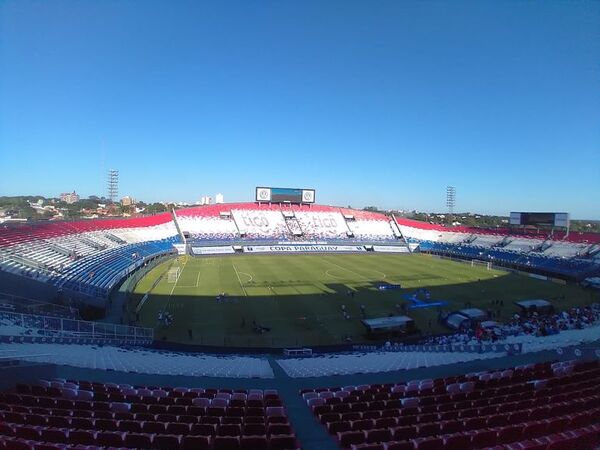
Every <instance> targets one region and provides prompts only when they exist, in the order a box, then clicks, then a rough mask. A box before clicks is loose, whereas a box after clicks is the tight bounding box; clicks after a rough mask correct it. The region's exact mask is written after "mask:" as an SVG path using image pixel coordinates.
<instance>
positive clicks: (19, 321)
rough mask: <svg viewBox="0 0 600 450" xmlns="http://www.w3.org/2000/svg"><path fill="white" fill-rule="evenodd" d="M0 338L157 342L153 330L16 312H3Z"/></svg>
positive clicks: (128, 342) (129, 342)
mask: <svg viewBox="0 0 600 450" xmlns="http://www.w3.org/2000/svg"><path fill="white" fill-rule="evenodd" d="M0 335H1V336H21V337H28V338H68V339H70V340H71V339H72V340H82V339H83V340H93V341H111V342H115V341H116V342H122V343H127V344H133V345H144V344H149V343H151V342H152V341H153V340H154V330H153V329H152V328H143V327H132V326H128V325H118V324H113V323H103V322H89V321H85V320H75V319H65V318H61V317H51V316H39V315H34V314H21V313H13V312H1V313H0Z"/></svg>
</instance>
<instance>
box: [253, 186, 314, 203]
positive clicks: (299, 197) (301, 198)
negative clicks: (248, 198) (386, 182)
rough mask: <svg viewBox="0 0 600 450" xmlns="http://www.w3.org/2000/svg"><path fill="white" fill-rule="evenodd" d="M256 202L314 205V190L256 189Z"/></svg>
mask: <svg viewBox="0 0 600 450" xmlns="http://www.w3.org/2000/svg"><path fill="white" fill-rule="evenodd" d="M256 201H257V202H273V203H284V202H290V203H314V202H315V190H314V189H298V188H272V187H257V188H256Z"/></svg>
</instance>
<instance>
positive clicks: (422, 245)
mask: <svg viewBox="0 0 600 450" xmlns="http://www.w3.org/2000/svg"><path fill="white" fill-rule="evenodd" d="M395 221H396V223H397V224H398V227H399V228H400V230H401V232H402V235H403V236H404V238H405V239H406V241H407V242H410V243H418V244H419V245H418V248H419V250H420V251H426V252H431V253H434V254H439V255H446V256H451V257H457V258H463V259H479V260H482V261H488V262H492V263H494V264H496V265H503V266H507V267H513V268H516V269H520V270H525V271H532V272H536V273H539V274H542V275H547V276H558V277H563V278H567V279H573V280H577V281H579V280H583V279H585V278H587V277H590V276H595V275H596V274H598V273H600V261H599V260H598V259H596V258H595V257H593V255H595V254H596V253H595V249H596V247H597V245H598V242H600V236H599V235H596V234H594V233H573V235H569V236H566V235H565V234H564V233H553V235H551V236H550V235H548V234H545V235H544V234H541V233H529V234H528V233H524V232H520V231H519V230H512V229H501V228H498V229H493V230H489V229H480V228H470V227H444V226H441V225H435V224H430V223H425V222H419V221H416V220H411V219H405V218H395Z"/></svg>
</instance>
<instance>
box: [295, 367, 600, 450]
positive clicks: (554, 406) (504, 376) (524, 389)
mask: <svg viewBox="0 0 600 450" xmlns="http://www.w3.org/2000/svg"><path fill="white" fill-rule="evenodd" d="M301 395H302V397H303V398H304V400H305V401H306V404H307V405H308V406H309V407H310V408H311V409H312V411H313V413H314V414H315V416H316V417H317V419H318V420H319V422H321V423H322V424H323V426H325V427H326V428H327V430H328V431H329V433H331V435H332V436H333V437H334V438H335V439H336V440H337V442H338V443H339V445H340V447H342V448H351V449H352V450H359V449H362V450H367V449H368V450H384V449H385V450H400V449H402V450H404V449H406V450H409V449H413V450H414V449H416V450H419V449H432V450H433V449H439V448H444V449H456V450H468V449H478V448H494V449H496V448H498V449H511V450H517V449H539V450H550V449H553V450H559V449H591V448H595V446H597V445H599V444H600V415H599V413H600V365H599V364H598V362H597V361H593V362H580V363H574V362H562V363H554V364H551V363H541V364H536V365H534V364H530V365H527V366H521V367H516V368H514V369H508V370H502V371H496V372H480V373H473V374H467V375H461V376H456V377H448V378H439V379H435V380H433V379H428V380H414V381H409V382H407V383H398V384H376V385H360V386H346V387H341V388H333V389H327V388H324V389H306V390H302V391H301Z"/></svg>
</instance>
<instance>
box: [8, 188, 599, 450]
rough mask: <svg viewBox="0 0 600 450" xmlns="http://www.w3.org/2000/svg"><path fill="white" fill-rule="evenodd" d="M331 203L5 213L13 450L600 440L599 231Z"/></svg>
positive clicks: (269, 196) (559, 218)
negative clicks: (496, 224) (34, 218)
mask: <svg viewBox="0 0 600 450" xmlns="http://www.w3.org/2000/svg"><path fill="white" fill-rule="evenodd" d="M314 199H315V191H314V190H310V189H304V190H303V189H282V188H266V187H259V188H257V189H256V201H255V202H250V203H224V204H213V205H205V206H196V207H186V208H179V209H173V210H172V211H170V212H167V213H161V214H156V215H149V216H142V217H136V218H129V219H126V218H121V219H104V220H100V219H97V220H79V221H63V222H60V221H58V222H51V223H30V224H26V225H22V224H14V225H13V224H6V225H4V226H3V228H2V233H1V234H0V238H1V240H2V247H1V252H2V266H1V267H2V271H1V272H0V274H1V276H2V286H3V291H4V292H3V293H2V296H3V299H2V306H1V307H2V312H1V313H0V314H1V320H2V327H1V328H0V330H2V331H1V336H0V337H1V339H2V344H1V347H0V349H1V352H2V358H3V360H4V361H5V367H4V369H3V370H4V371H5V373H6V376H3V387H4V388H5V389H8V390H7V391H5V392H4V393H2V394H0V396H1V397H0V398H1V401H0V405H1V410H2V411H1V412H0V414H1V415H2V430H1V434H2V436H3V438H2V440H3V442H4V445H5V448H36V449H37V448H43V449H50V448H52V449H55V448H97V447H98V448H100V447H111V448H112V447H119V448H121V447H122V448H155V449H175V448H182V449H188V448H189V449H215V450H216V449H232V450H233V449H244V450H254V449H256V450H260V449H265V450H266V449H273V450H287V449H295V448H335V447H336V446H337V447H341V448H344V449H346V448H348V449H350V448H351V449H353V450H358V449H365V450H367V449H368V450H380V449H405V448H406V449H409V448H416V449H435V448H452V449H465V448H484V447H494V448H536V449H537V448H540V449H542V448H588V446H589V447H591V446H593V445H596V444H597V443H598V436H599V433H600V427H599V425H598V422H597V419H596V418H597V414H598V409H597V408H598V396H600V391H599V390H598V386H599V384H600V383H598V380H599V379H600V366H599V365H598V357H599V355H600V348H598V329H599V327H600V323H599V321H600V304H599V303H598V302H599V300H600V296H599V295H598V291H597V290H595V289H594V288H593V287H590V285H593V283H594V282H595V280H596V279H597V278H596V277H597V276H598V275H600V259H599V258H600V236H599V235H597V234H594V233H577V232H573V233H569V231H568V228H565V227H564V226H563V225H567V226H568V217H565V214H562V213H556V214H551V215H549V214H544V215H539V214H537V215H536V214H535V213H513V214H512V215H511V223H512V225H510V226H508V227H506V228H495V229H486V228H476V227H464V226H456V227H452V226H449V227H446V226H441V225H432V224H430V223H426V222H419V221H416V220H412V219H406V218H403V217H396V216H395V215H393V214H389V215H387V214H383V213H377V212H370V211H363V210H356V209H349V208H343V207H334V206H326V205H318V204H316V203H314ZM548 220H550V221H551V222H552V223H548ZM533 224H535V225H536V227H535V228H532V227H531V225H533ZM548 226H549V228H548ZM85 319H87V320H85ZM183 386H185V387H183Z"/></svg>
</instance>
